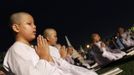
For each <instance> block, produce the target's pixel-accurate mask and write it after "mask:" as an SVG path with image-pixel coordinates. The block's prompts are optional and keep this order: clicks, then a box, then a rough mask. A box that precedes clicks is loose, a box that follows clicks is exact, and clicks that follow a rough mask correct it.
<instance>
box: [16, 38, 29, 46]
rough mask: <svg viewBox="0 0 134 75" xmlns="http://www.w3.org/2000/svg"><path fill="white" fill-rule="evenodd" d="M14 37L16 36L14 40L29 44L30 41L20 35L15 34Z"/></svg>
mask: <svg viewBox="0 0 134 75" xmlns="http://www.w3.org/2000/svg"><path fill="white" fill-rule="evenodd" d="M16 38H17V39H16V41H19V42H22V43H24V44H27V45H30V43H29V42H28V41H27V40H26V39H24V38H22V37H17V36H16Z"/></svg>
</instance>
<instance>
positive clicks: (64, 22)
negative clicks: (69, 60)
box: [0, 0, 134, 51]
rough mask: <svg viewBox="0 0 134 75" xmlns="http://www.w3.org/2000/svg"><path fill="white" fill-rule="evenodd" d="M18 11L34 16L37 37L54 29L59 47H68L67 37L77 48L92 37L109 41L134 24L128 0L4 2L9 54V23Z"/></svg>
mask: <svg viewBox="0 0 134 75" xmlns="http://www.w3.org/2000/svg"><path fill="white" fill-rule="evenodd" d="M17 11H25V12H29V13H30V14H32V15H33V17H34V19H35V23H36V25H37V33H38V34H40V33H42V31H43V29H44V28H47V27H53V28H55V29H56V30H57V32H58V37H59V43H61V44H66V42H65V39H64V36H65V35H67V36H68V38H69V39H70V41H71V43H72V45H73V46H74V47H75V48H79V46H80V45H85V44H87V43H88V42H89V38H90V35H91V33H94V32H98V33H100V35H101V36H102V37H103V38H107V37H111V36H112V35H113V34H114V33H115V31H116V29H117V27H119V26H123V27H126V28H127V27H129V26H131V25H132V24H133V23H134V2H132V1H128V0H126V1H123V0H86V1H85V0H76V1H74V0H71V1H69V0H1V1H0V51H6V50H7V49H8V48H9V46H10V45H11V44H12V43H13V41H14V39H13V35H12V33H11V32H10V30H9V27H8V23H9V16H10V15H11V14H12V13H14V12H17Z"/></svg>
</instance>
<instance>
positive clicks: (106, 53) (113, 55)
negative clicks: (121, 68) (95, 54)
mask: <svg viewBox="0 0 134 75" xmlns="http://www.w3.org/2000/svg"><path fill="white" fill-rule="evenodd" d="M101 43H102V42H101V41H99V42H97V43H95V44H96V45H97V46H98V47H99V48H100V50H101V51H102V52H103V53H102V56H103V57H106V58H108V59H109V60H111V61H112V60H118V59H121V58H122V57H123V56H124V55H126V53H125V52H123V51H121V52H120V53H112V52H110V51H107V47H101Z"/></svg>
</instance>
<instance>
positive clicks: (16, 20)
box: [10, 12, 31, 26]
mask: <svg viewBox="0 0 134 75" xmlns="http://www.w3.org/2000/svg"><path fill="white" fill-rule="evenodd" d="M27 15H28V16H31V15H30V14H29V13H26V12H17V13H14V14H12V15H11V17H10V23H11V26H12V25H13V24H19V23H20V21H21V18H22V16H27Z"/></svg>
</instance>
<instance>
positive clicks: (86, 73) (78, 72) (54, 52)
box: [49, 46, 97, 75]
mask: <svg viewBox="0 0 134 75" xmlns="http://www.w3.org/2000/svg"><path fill="white" fill-rule="evenodd" d="M49 49H50V54H51V56H52V58H53V59H54V61H55V64H54V65H56V66H57V67H58V68H60V69H61V70H63V71H64V72H67V73H71V74H73V75H97V74H96V73H95V72H94V71H92V70H87V69H85V68H83V67H78V66H75V65H72V64H70V63H68V62H67V61H65V60H64V59H62V58H61V57H60V54H59V50H58V49H57V48H55V47H53V46H49Z"/></svg>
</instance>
